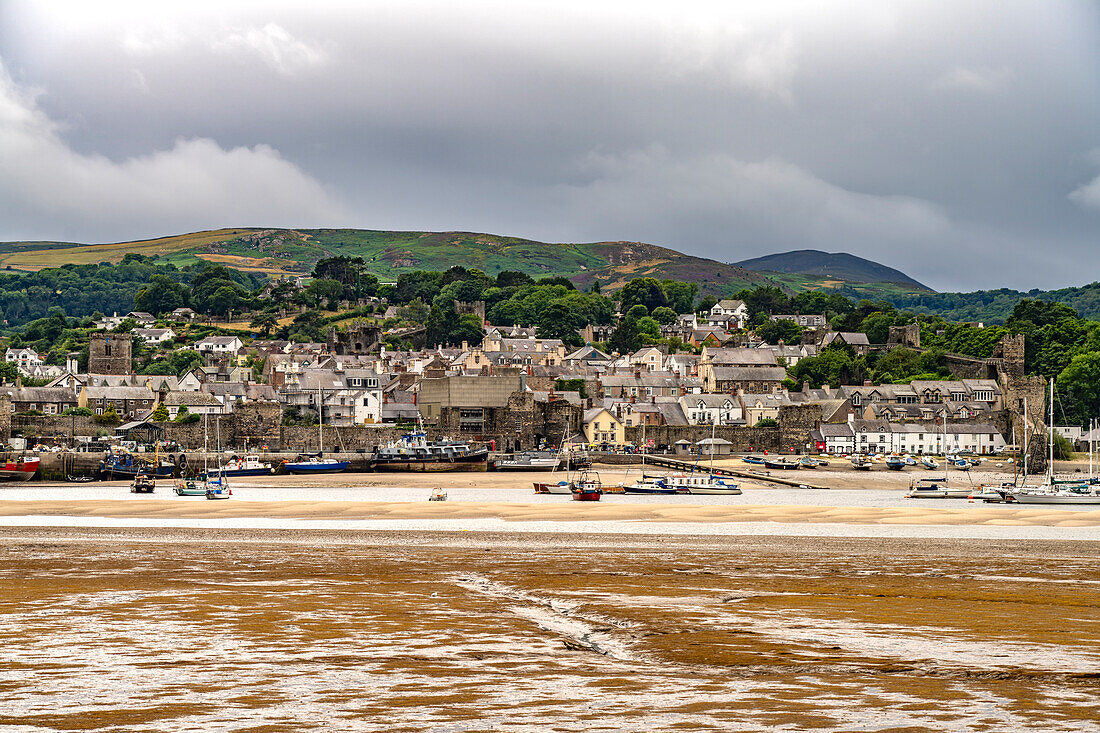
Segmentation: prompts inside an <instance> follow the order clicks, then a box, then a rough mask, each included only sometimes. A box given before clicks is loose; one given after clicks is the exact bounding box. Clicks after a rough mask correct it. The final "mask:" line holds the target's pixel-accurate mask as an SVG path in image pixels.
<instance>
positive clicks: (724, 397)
mask: <svg viewBox="0 0 1100 733" xmlns="http://www.w3.org/2000/svg"><path fill="white" fill-rule="evenodd" d="M679 402H680V408H681V409H682V410H683V411H684V415H685V416H686V417H687V421H688V424H690V425H716V424H717V425H741V424H743V423H744V421H745V410H744V407H743V405H742V404H741V400H740V399H739V398H738V396H737V395H733V394H695V395H685V396H683V397H681V398H680V400H679Z"/></svg>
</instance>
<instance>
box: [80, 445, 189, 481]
mask: <svg viewBox="0 0 1100 733" xmlns="http://www.w3.org/2000/svg"><path fill="white" fill-rule="evenodd" d="M175 468H176V467H175V466H174V465H172V464H171V463H168V462H166V461H161V460H158V459H157V458H156V457H154V460H152V461H148V460H144V459H142V458H138V457H136V456H134V454H132V453H130V452H129V451H125V450H119V449H117V448H113V449H111V450H109V451H107V454H106V455H104V457H103V460H102V461H100V462H99V475H100V477H101V478H105V479H107V480H112V479H116V478H124V479H125V478H128V479H133V478H135V477H137V476H138V475H139V474H144V475H147V476H152V477H153V478H171V477H172V474H173V473H174V472H175Z"/></svg>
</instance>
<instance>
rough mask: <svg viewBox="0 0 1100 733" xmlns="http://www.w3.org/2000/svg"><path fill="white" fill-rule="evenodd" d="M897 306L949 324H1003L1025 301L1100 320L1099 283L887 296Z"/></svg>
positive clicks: (884, 296) (885, 295) (885, 296)
mask: <svg viewBox="0 0 1100 733" xmlns="http://www.w3.org/2000/svg"><path fill="white" fill-rule="evenodd" d="M883 298H884V299H886V300H888V301H889V302H890V303H892V304H893V305H894V306H896V307H898V308H900V309H902V310H907V311H913V312H914V313H933V314H936V315H940V316H943V317H944V318H945V319H947V320H949V321H982V322H984V323H1004V322H1005V321H1006V320H1007V319H1008V317H1009V316H1011V315H1012V309H1013V308H1015V307H1016V304H1017V303H1018V302H1020V300H1021V299H1022V298H1032V299H1035V300H1043V301H1047V302H1057V303H1065V304H1066V305H1068V306H1069V307H1070V308H1072V309H1073V310H1075V311H1077V313H1078V314H1080V316H1081V317H1082V318H1089V319H1094V320H1097V319H1100V282H1096V283H1092V284H1091V285H1085V286H1083V287H1077V288H1062V289H1060V290H1045V291H1044V290H1031V291H1029V292H1026V293H1025V292H1022V291H1019V290H1009V289H1007V288H1001V289H1000V290H976V291H974V292H972V293H901V294H884V295H883Z"/></svg>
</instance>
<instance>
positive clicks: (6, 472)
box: [0, 458, 39, 481]
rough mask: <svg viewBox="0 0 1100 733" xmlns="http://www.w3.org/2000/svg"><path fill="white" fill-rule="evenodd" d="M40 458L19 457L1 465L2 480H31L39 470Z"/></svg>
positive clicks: (0, 475) (0, 474)
mask: <svg viewBox="0 0 1100 733" xmlns="http://www.w3.org/2000/svg"><path fill="white" fill-rule="evenodd" d="M38 464H39V459H38V458H18V459H10V460H6V461H4V463H3V464H2V465H0V481H30V480H31V478H32V477H33V476H34V474H35V472H36V471H38Z"/></svg>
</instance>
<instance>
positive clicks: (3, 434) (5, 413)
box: [0, 394, 12, 443]
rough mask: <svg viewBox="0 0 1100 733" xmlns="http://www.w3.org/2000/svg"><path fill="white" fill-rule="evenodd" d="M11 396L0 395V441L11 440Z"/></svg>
mask: <svg viewBox="0 0 1100 733" xmlns="http://www.w3.org/2000/svg"><path fill="white" fill-rule="evenodd" d="M11 421H12V414H11V395H8V394H0V441H3V442H5V443H7V442H8V441H9V440H11V428H12V425H11Z"/></svg>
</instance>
